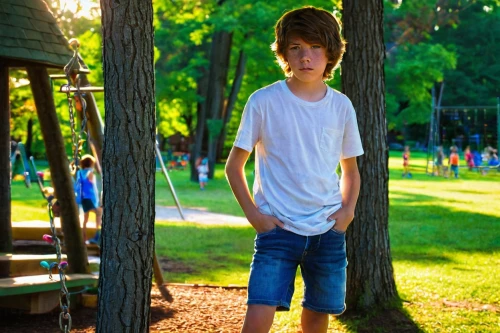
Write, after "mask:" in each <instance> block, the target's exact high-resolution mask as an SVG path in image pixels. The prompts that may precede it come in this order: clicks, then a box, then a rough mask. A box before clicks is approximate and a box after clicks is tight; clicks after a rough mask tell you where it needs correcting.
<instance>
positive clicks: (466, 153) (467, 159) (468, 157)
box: [464, 146, 475, 171]
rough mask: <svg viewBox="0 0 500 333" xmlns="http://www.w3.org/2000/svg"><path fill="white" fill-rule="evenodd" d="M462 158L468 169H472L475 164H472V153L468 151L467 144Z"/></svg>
mask: <svg viewBox="0 0 500 333" xmlns="http://www.w3.org/2000/svg"><path fill="white" fill-rule="evenodd" d="M464 158H465V162H466V163H467V167H468V168H469V171H472V169H473V168H474V166H475V165H474V155H473V154H472V152H471V151H470V147H469V146H467V147H465V150H464Z"/></svg>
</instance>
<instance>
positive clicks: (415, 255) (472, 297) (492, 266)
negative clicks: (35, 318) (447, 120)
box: [12, 152, 500, 332]
mask: <svg viewBox="0 0 500 333" xmlns="http://www.w3.org/2000/svg"><path fill="white" fill-rule="evenodd" d="M389 165H390V182H389V188H390V193H389V197H390V212H389V213H390V221H389V222H390V223H389V228H390V237H391V251H392V257H393V265H394V270H395V278H396V282H397V287H398V292H399V294H400V296H401V298H402V299H403V300H404V302H403V311H405V312H406V313H407V316H408V317H410V318H412V319H413V321H414V322H415V323H416V325H417V326H418V327H419V328H420V329H421V330H422V331H424V332H500V316H499V313H500V288H498V282H497V280H498V277H499V276H500V209H499V208H500V204H499V202H500V173H498V172H494V173H490V174H487V175H486V176H482V175H480V174H478V173H475V172H469V171H467V170H466V169H465V168H462V169H461V170H460V178H459V179H444V178H440V177H432V176H427V175H426V174H425V165H426V160H425V155H423V154H418V153H412V161H411V165H412V174H413V178H412V179H407V178H402V177H401V174H402V158H401V153H399V152H394V153H391V155H390V160H389ZM169 175H170V177H171V179H172V181H173V183H174V187H175V189H176V192H177V195H178V197H179V200H180V202H181V203H182V205H183V206H184V207H203V208H206V209H208V210H210V211H214V212H222V213H227V214H234V215H239V216H242V214H241V210H240V209H239V207H238V205H237V204H236V202H235V200H234V198H233V196H232V194H231V192H230V190H229V188H228V186H227V183H226V180H225V178H224V175H223V167H222V166H218V169H217V170H216V174H215V179H214V180H212V181H211V182H210V183H209V188H208V189H207V190H206V191H204V192H202V191H199V190H198V186H197V184H195V183H192V182H190V181H189V180H188V177H189V173H188V172H187V171H175V172H171V173H169ZM247 176H248V179H249V182H250V183H251V178H252V170H251V167H249V168H248V170H247ZM12 200H13V208H12V216H13V217H12V219H13V220H14V221H16V220H25V219H42V220H43V219H47V214H46V212H45V209H44V206H45V205H44V202H43V200H42V199H41V195H40V194H39V193H38V192H37V191H36V190H34V189H32V190H27V189H25V188H24V187H23V184H22V183H21V182H14V183H13V187H12ZM156 201H157V204H160V205H169V206H171V205H173V201H172V197H171V195H170V192H169V191H168V187H167V183H166V181H165V179H164V178H163V176H162V175H161V174H160V173H158V174H157V197H156ZM254 236H255V233H254V232H253V230H252V229H251V228H249V227H227V226H202V225H193V224H186V223H170V222H167V221H158V222H157V224H156V237H157V252H158V255H159V256H160V257H167V258H168V261H169V265H170V266H171V267H173V268H172V271H171V272H167V273H166V279H167V281H170V282H190V283H194V282H198V283H210V284H220V285H228V284H238V285H245V284H246V281H247V278H248V268H249V263H250V260H251V255H252V250H253V238H254ZM296 284H297V285H296V295H295V297H294V304H293V305H292V311H290V312H288V313H279V314H278V315H277V317H276V320H275V325H274V327H273V332H296V328H297V324H298V323H299V321H300V320H299V318H300V298H301V296H302V292H301V289H302V282H301V280H300V278H298V279H297V282H296ZM363 325H364V323H363V319H362V318H360V319H351V320H335V319H332V321H331V332H356V331H357V330H358V329H360V328H362V327H363ZM380 332H383V327H381V328H380Z"/></svg>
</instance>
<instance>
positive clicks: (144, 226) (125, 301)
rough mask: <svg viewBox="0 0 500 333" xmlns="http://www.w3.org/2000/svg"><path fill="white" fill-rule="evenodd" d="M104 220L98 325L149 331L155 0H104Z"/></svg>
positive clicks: (102, 329) (107, 330)
mask: <svg viewBox="0 0 500 333" xmlns="http://www.w3.org/2000/svg"><path fill="white" fill-rule="evenodd" d="M101 9H102V36H103V70H104V89H105V107H106V117H105V127H104V131H105V132H104V137H105V140H104V147H103V188H104V220H103V232H102V244H101V245H102V254H101V267H100V275H99V301H98V302H99V306H98V309H99V310H98V314H97V326H96V329H97V332H103V333H104V332H105V333H110V332H120V333H121V332H136V333H139V332H148V331H149V324H150V304H151V284H152V275H153V253H154V219H155V149H154V145H155V126H156V124H155V99H154V95H155V87H154V62H153V59H154V54H153V53H154V50H153V47H154V31H153V5H152V0H142V1H141V0H128V1H120V2H118V1H114V0H101Z"/></svg>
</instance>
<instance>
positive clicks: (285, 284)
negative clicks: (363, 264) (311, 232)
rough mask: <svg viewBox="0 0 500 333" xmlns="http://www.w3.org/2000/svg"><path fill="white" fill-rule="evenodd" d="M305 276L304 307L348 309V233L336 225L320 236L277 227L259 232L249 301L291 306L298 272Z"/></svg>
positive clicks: (328, 310) (333, 311) (281, 307)
mask: <svg viewBox="0 0 500 333" xmlns="http://www.w3.org/2000/svg"><path fill="white" fill-rule="evenodd" d="M299 266H300V271H301V274H302V278H303V280H304V299H303V300H302V307H304V308H306V309H309V310H311V311H315V312H322V313H329V314H333V315H340V314H341V313H342V312H344V310H345V293H346V267H347V258H346V246H345V235H344V234H343V233H340V232H338V231H336V230H334V229H330V230H329V231H327V232H326V233H324V234H322V235H317V236H301V235H297V234H295V233H292V232H290V231H287V230H284V229H282V228H280V227H276V228H274V229H273V230H271V231H268V232H264V233H261V234H258V235H257V236H256V238H255V251H254V255H253V260H252V264H251V265H250V278H249V282H248V300H247V304H260V305H270V306H276V310H277V311H288V310H290V302H291V300H292V296H293V292H294V282H295V275H296V273H297V267H299Z"/></svg>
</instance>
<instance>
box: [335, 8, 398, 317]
mask: <svg viewBox="0 0 500 333" xmlns="http://www.w3.org/2000/svg"><path fill="white" fill-rule="evenodd" d="M342 17H343V21H344V31H345V33H344V36H345V38H346V40H347V52H346V54H345V55H344V59H343V61H342V88H343V91H344V93H345V94H346V95H347V96H348V97H349V98H350V99H351V101H352V103H353V105H354V108H355V109H356V112H357V118H358V124H359V130H360V133H361V138H362V141H363V148H364V150H365V154H364V155H363V156H360V157H359V158H358V164H359V170H360V174H361V192H360V196H359V201H358V204H357V208H356V218H355V219H354V221H353V223H352V225H351V227H350V228H349V232H348V237H347V259H348V262H349V265H348V267H347V301H346V302H347V307H348V308H350V309H365V310H367V309H370V308H372V307H374V306H380V305H384V304H385V303H387V302H388V301H391V300H393V299H394V298H395V297H396V296H397V291H396V286H395V282H394V274H393V268H392V262H391V253H390V246H389V230H388V210H389V200H388V179H389V173H388V148H387V142H386V135H387V129H386V119H385V85H384V52H385V48H384V40H383V27H382V22H383V21H382V20H383V1H382V0H362V1H361V0H360V1H347V0H344V1H343V14H342Z"/></svg>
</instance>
